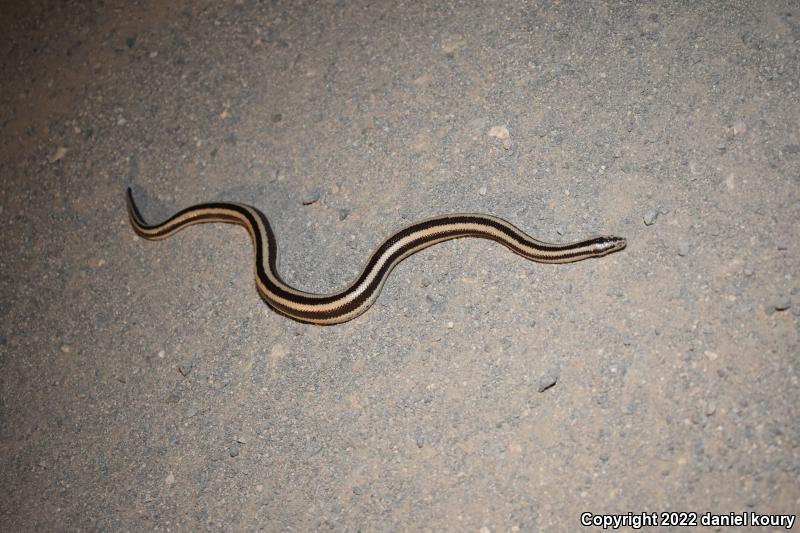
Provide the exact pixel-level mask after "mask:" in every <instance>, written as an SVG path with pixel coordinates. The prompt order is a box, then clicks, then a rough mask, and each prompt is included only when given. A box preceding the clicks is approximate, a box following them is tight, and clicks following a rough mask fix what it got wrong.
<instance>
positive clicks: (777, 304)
mask: <svg viewBox="0 0 800 533" xmlns="http://www.w3.org/2000/svg"><path fill="white" fill-rule="evenodd" d="M791 306H792V300H790V299H789V297H788V296H785V295H784V296H779V297H778V298H777V299H776V300H775V301H774V302H773V303H772V308H773V309H774V310H775V311H786V310H787V309H789V308H790V307H791Z"/></svg>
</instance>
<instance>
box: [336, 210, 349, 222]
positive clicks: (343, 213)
mask: <svg viewBox="0 0 800 533" xmlns="http://www.w3.org/2000/svg"><path fill="white" fill-rule="evenodd" d="M348 216H350V210H349V209H339V220H340V221H341V220H344V219H346V218H347V217H348Z"/></svg>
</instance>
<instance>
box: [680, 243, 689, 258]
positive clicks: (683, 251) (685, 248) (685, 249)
mask: <svg viewBox="0 0 800 533" xmlns="http://www.w3.org/2000/svg"><path fill="white" fill-rule="evenodd" d="M678 255H679V256H681V257H686V256H687V255H689V243H688V242H686V241H678Z"/></svg>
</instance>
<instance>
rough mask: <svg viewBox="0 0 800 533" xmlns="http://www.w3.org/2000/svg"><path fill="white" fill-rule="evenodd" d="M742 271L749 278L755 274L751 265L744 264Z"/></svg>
mask: <svg viewBox="0 0 800 533" xmlns="http://www.w3.org/2000/svg"><path fill="white" fill-rule="evenodd" d="M742 273H743V274H744V275H745V276H747V277H748V278H749V277H750V276H752V275H753V274H755V273H756V271H755V270H754V269H753V266H752V265H745V266H744V270H742Z"/></svg>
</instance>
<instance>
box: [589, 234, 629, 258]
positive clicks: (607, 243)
mask: <svg viewBox="0 0 800 533" xmlns="http://www.w3.org/2000/svg"><path fill="white" fill-rule="evenodd" d="M627 245H628V241H627V240H626V239H625V238H624V237H614V236H612V235H603V236H602V237H597V238H596V239H595V240H594V242H593V243H592V247H593V249H594V252H595V254H597V255H598V256H601V255H606V254H610V253H612V252H617V251H619V250H622V249H623V248H625V247H626V246H627Z"/></svg>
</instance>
